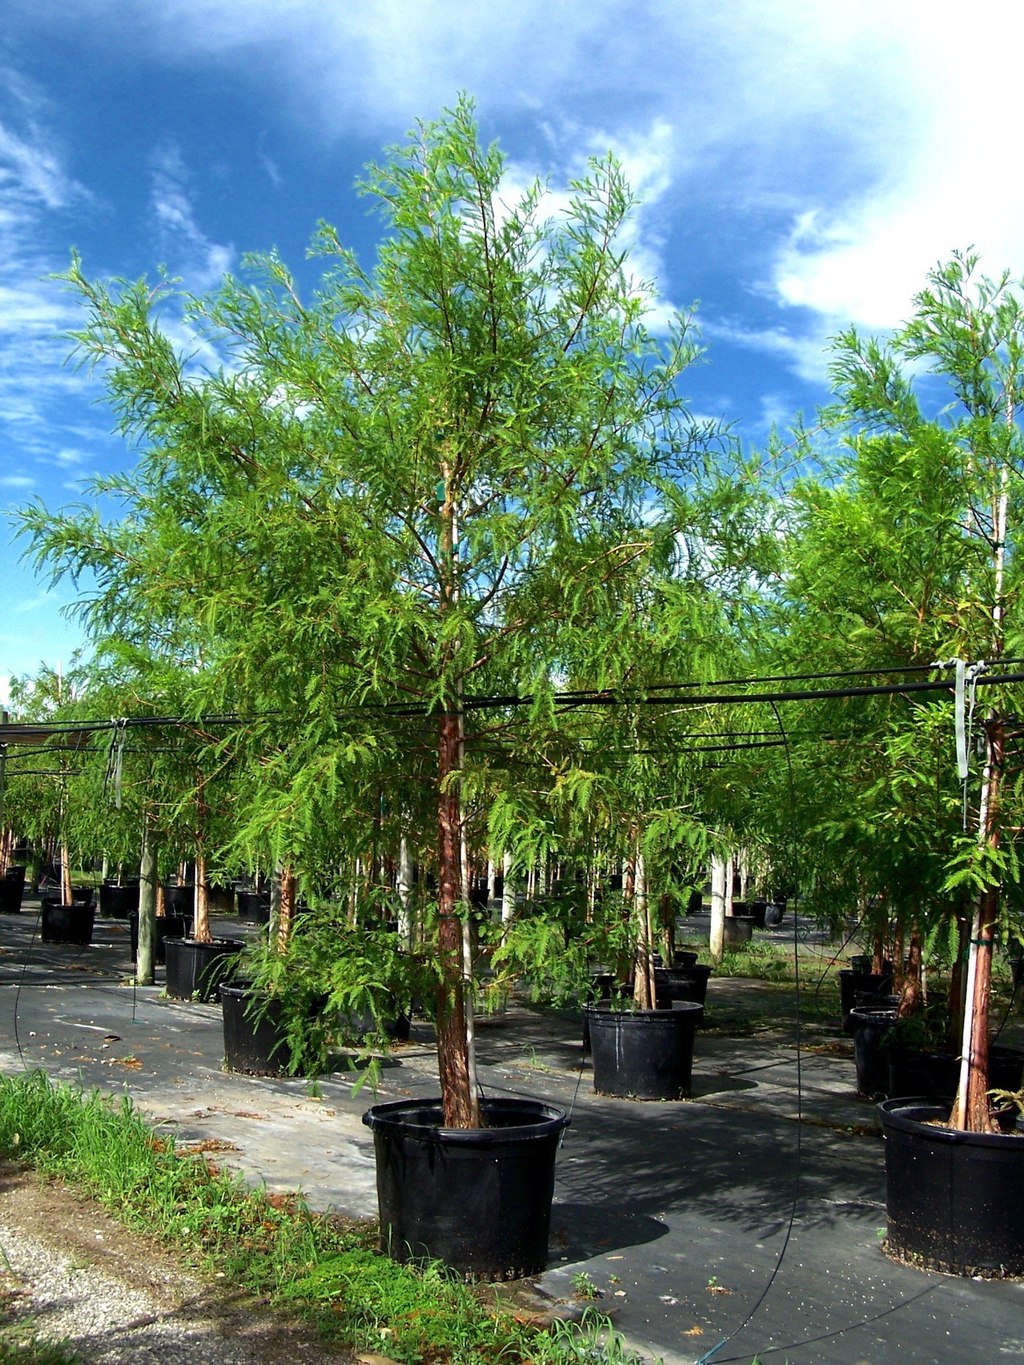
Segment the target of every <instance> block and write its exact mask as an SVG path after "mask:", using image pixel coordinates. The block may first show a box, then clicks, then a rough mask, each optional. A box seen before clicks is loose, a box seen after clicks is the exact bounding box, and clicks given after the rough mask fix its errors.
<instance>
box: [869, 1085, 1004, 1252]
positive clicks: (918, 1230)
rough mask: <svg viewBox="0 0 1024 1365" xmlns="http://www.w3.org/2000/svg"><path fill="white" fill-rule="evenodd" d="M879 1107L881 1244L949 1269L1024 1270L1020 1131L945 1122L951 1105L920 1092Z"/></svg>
mask: <svg viewBox="0 0 1024 1365" xmlns="http://www.w3.org/2000/svg"><path fill="white" fill-rule="evenodd" d="M879 1111H880V1114H881V1118H882V1133H883V1136H884V1138H885V1206H886V1215H887V1223H888V1229H887V1235H886V1240H885V1249H886V1251H887V1252H889V1254H890V1255H893V1256H895V1257H897V1258H899V1259H901V1260H906V1261H910V1262H912V1263H913V1264H914V1265H917V1266H920V1267H921V1268H922V1269H926V1270H939V1271H943V1272H944V1273H946V1274H949V1275H970V1276H983V1277H985V1278H988V1279H1001V1278H1004V1277H1006V1276H1018V1275H1024V1135H1022V1134H1020V1133H965V1132H962V1131H961V1130H959V1129H954V1128H945V1127H942V1126H941V1124H942V1123H943V1122H944V1121H945V1120H946V1119H947V1118H948V1116H949V1107H948V1105H945V1104H937V1103H935V1102H933V1101H930V1100H928V1099H925V1098H914V1099H891V1100H886V1101H885V1102H884V1103H883V1104H881V1105H879ZM934 1120H938V1123H936V1122H934Z"/></svg>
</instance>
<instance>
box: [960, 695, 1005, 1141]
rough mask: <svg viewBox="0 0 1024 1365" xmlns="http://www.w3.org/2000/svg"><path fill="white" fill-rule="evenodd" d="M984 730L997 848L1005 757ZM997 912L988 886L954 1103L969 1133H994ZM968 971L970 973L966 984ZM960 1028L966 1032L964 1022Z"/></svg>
mask: <svg viewBox="0 0 1024 1365" xmlns="http://www.w3.org/2000/svg"><path fill="white" fill-rule="evenodd" d="M987 730H988V761H987V763H986V782H985V791H984V792H983V797H982V821H981V825H982V828H981V837H982V839H983V840H984V843H985V845H986V846H987V847H988V848H989V849H991V850H995V849H997V848H998V847H999V839H1000V821H999V806H1000V795H1001V793H1000V778H1001V775H1002V769H1003V758H1004V733H1003V725H1002V722H1001V721H1000V720H998V719H993V720H990V721H989V723H988V726H987ZM998 916H999V891H998V888H997V887H986V889H985V890H984V891H982V893H981V895H980V897H979V900H978V912H977V914H976V915H975V917H974V926H973V932H974V937H973V940H972V942H971V945H970V948H971V965H973V987H971V986H970V985H969V987H968V990H969V992H970V999H969V1000H968V1002H967V1006H968V1018H969V1020H970V1038H969V1040H967V1041H966V1042H965V1044H964V1046H965V1050H966V1052H967V1060H968V1062H969V1065H968V1067H967V1072H966V1085H965V1084H964V1080H965V1078H964V1075H963V1072H961V1083H960V1090H959V1093H958V1094H957V1097H956V1103H955V1105H954V1107H953V1116H952V1119H951V1123H952V1124H953V1126H954V1127H957V1128H965V1129H966V1130H967V1131H968V1132H971V1133H987V1132H993V1131H995V1127H996V1125H995V1122H994V1120H993V1118H992V1105H991V1101H990V1100H989V1096H988V1084H989V1082H988V1024H989V1001H990V997H991V993H992V953H993V951H994V948H995V927H996V920H997V919H998ZM971 980H972V973H971V972H970V970H969V971H968V982H969V983H970V982H971ZM964 1031H965V1032H966V1031H967V1021H966V1020H965V1024H964Z"/></svg>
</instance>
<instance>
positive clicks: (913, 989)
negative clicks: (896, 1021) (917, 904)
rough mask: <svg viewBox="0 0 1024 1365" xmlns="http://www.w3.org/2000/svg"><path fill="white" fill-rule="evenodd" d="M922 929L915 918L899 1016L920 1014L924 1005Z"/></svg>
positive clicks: (903, 1017)
mask: <svg viewBox="0 0 1024 1365" xmlns="http://www.w3.org/2000/svg"><path fill="white" fill-rule="evenodd" d="M921 949H922V942H921V930H920V927H919V926H918V923H917V921H916V920H915V921H914V922H913V924H911V926H910V947H909V950H908V952H907V968H906V971H905V973H904V975H903V985H902V989H901V990H900V1008H899V1016H900V1018H901V1019H906V1018H907V1017H908V1016H909V1015H912V1014H919V1013H920V1011H921V1009H922V1008H923V1006H924V997H923V994H922V989H921V965H922V956H921Z"/></svg>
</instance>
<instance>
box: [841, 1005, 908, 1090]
mask: <svg viewBox="0 0 1024 1365" xmlns="http://www.w3.org/2000/svg"><path fill="white" fill-rule="evenodd" d="M897 1023H898V1019H897V1012H896V1010H895V1009H894V1008H893V1007H891V1006H888V1005H887V1006H883V1007H881V1008H875V1007H873V1006H871V1005H855V1006H854V1008H853V1009H852V1010H851V1011H850V1032H851V1033H852V1034H853V1060H854V1064H855V1066H856V1068H857V1093H858V1094H859V1095H865V1096H866V1097H867V1098H868V1099H869V1100H873V1099H879V1098H884V1097H885V1096H886V1095H890V1094H891V1093H892V1092H891V1091H890V1089H889V1049H888V1046H887V1044H888V1042H889V1040H890V1039H891V1037H892V1034H893V1031H894V1029H895V1028H896V1025H897Z"/></svg>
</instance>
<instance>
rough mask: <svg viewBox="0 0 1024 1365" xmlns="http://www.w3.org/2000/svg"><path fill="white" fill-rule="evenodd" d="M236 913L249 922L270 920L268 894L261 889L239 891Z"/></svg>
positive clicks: (257, 922)
mask: <svg viewBox="0 0 1024 1365" xmlns="http://www.w3.org/2000/svg"><path fill="white" fill-rule="evenodd" d="M237 900H238V915H239V918H240V919H243V920H245V921H246V922H247V923H249V924H268V923H269V922H270V896H269V895H267V894H266V892H263V891H239V892H238V896H237Z"/></svg>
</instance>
